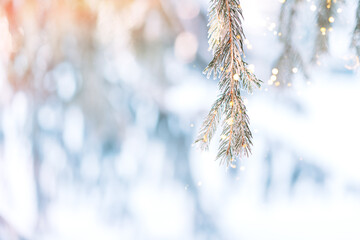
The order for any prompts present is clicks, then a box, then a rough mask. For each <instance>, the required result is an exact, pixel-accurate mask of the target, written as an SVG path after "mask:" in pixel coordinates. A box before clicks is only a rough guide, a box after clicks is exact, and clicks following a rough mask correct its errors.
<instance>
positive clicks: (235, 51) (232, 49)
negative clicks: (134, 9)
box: [196, 0, 261, 165]
mask: <svg viewBox="0 0 360 240" xmlns="http://www.w3.org/2000/svg"><path fill="white" fill-rule="evenodd" d="M242 19H243V15H242V9H241V6H240V1H239V0H211V2H210V10H209V46H210V49H212V51H213V54H214V58H213V59H212V61H211V62H210V63H209V65H208V66H207V67H206V69H205V70H204V73H205V74H207V76H208V77H210V76H211V75H213V77H214V78H219V90H220V96H219V98H218V99H217V100H216V102H215V103H214V104H213V106H212V108H211V110H210V113H209V114H208V116H207V118H206V119H205V121H204V123H203V126H202V128H201V130H200V133H199V136H198V139H197V140H196V142H197V143H199V144H200V147H201V148H202V149H208V147H209V143H210V141H211V139H212V137H213V135H214V133H215V131H216V129H217V126H218V123H219V122H220V120H221V119H222V118H223V122H222V128H223V130H222V135H221V140H220V146H219V152H218V155H217V159H219V160H220V164H222V163H226V164H227V165H229V164H230V163H231V162H232V161H234V159H235V158H236V157H241V156H242V155H246V156H248V155H249V153H251V150H250V146H251V145H252V142H251V139H252V135H251V131H250V128H249V117H248V115H247V113H246V107H245V105H244V103H243V100H242V98H241V95H240V89H244V90H247V91H248V92H251V91H252V90H253V87H254V86H256V87H260V83H261V81H260V80H258V79H257V78H256V76H255V75H254V74H253V73H252V72H251V71H250V70H249V69H248V68H247V63H246V62H245V61H244V60H243V53H244V49H243V40H244V38H245V34H244V31H243V28H242Z"/></svg>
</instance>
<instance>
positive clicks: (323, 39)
mask: <svg viewBox="0 0 360 240" xmlns="http://www.w3.org/2000/svg"><path fill="white" fill-rule="evenodd" d="M335 6H336V1H334V0H326V1H324V0H320V1H319V5H318V9H319V10H318V12H317V34H316V40H315V46H314V51H313V54H314V55H313V58H312V61H316V60H317V59H318V58H319V56H320V55H321V54H324V53H328V51H329V32H330V31H331V30H332V24H333V22H334V19H335V18H334V17H335V15H336V11H335Z"/></svg>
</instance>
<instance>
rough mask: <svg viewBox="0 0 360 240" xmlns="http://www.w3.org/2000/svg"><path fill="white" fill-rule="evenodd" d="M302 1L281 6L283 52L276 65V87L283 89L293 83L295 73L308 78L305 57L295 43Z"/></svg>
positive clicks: (294, 1) (280, 20)
mask: <svg viewBox="0 0 360 240" xmlns="http://www.w3.org/2000/svg"><path fill="white" fill-rule="evenodd" d="M302 1H303V0H288V1H286V2H284V3H283V4H282V6H281V12H280V18H279V33H280V34H279V40H280V42H281V43H282V44H283V51H282V53H281V55H280V56H279V58H278V60H277V61H276V63H275V65H274V69H276V72H275V74H274V76H275V80H274V81H276V82H275V85H276V86H280V87H282V86H285V84H286V83H291V81H292V79H293V77H294V73H297V72H298V71H301V72H302V73H303V75H304V76H305V77H306V78H307V77H308V74H307V70H306V65H305V63H304V60H303V57H302V55H301V54H300V52H299V51H298V50H297V48H296V46H295V43H294V41H293V37H294V36H293V35H294V29H295V27H294V26H295V21H296V13H297V7H298V4H299V3H301V2H302Z"/></svg>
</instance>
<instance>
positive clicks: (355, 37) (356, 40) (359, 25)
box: [352, 0, 360, 58]
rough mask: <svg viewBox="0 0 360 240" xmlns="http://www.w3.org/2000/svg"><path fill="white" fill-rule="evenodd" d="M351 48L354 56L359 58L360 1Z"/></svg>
mask: <svg viewBox="0 0 360 240" xmlns="http://www.w3.org/2000/svg"><path fill="white" fill-rule="evenodd" d="M352 46H353V47H355V49H356V54H357V56H358V58H360V0H359V3H358V8H357V11H356V26H355V29H354V33H353V37H352Z"/></svg>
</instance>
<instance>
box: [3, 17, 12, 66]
mask: <svg viewBox="0 0 360 240" xmlns="http://www.w3.org/2000/svg"><path fill="white" fill-rule="evenodd" d="M0 33H1V39H0V61H4V62H5V63H7V62H8V61H9V59H10V56H11V54H12V52H13V43H12V36H11V33H10V31H9V22H8V19H7V18H6V17H5V16H1V14H0Z"/></svg>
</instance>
